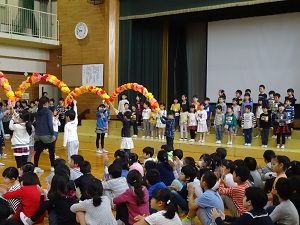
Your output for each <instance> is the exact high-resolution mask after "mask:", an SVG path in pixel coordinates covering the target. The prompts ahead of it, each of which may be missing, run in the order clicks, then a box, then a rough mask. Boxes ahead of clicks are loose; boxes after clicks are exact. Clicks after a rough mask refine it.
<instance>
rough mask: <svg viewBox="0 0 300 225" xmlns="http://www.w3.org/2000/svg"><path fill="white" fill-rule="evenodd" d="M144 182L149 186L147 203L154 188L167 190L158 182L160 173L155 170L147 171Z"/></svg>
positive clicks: (162, 183)
mask: <svg viewBox="0 0 300 225" xmlns="http://www.w3.org/2000/svg"><path fill="white" fill-rule="evenodd" d="M146 182H147V185H148V186H149V188H148V193H149V201H150V200H151V199H152V192H153V191H154V190H155V189H156V188H167V186H166V185H165V184H164V182H162V181H161V180H160V173H159V171H158V170H156V169H152V170H149V171H147V174H146Z"/></svg>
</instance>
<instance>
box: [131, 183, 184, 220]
mask: <svg viewBox="0 0 300 225" xmlns="http://www.w3.org/2000/svg"><path fill="white" fill-rule="evenodd" d="M150 204H151V208H152V209H155V210H157V212H156V213H153V214H151V215H150V216H147V217H145V216H144V215H143V216H141V215H140V216H136V217H135V218H134V219H135V221H136V223H135V224H134V225H149V224H151V225H159V224H165V225H181V224H182V222H181V220H180V218H179V216H178V214H177V211H178V207H177V204H176V201H175V199H174V198H173V196H172V193H171V191H170V190H169V189H167V188H157V189H155V190H154V191H153V193H152V199H151V203H150Z"/></svg>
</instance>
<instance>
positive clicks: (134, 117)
mask: <svg viewBox="0 0 300 225" xmlns="http://www.w3.org/2000/svg"><path fill="white" fill-rule="evenodd" d="M131 125H132V127H133V136H132V137H133V138H137V136H138V125H139V113H138V111H137V109H136V105H132V106H131Z"/></svg>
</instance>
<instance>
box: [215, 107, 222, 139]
mask: <svg viewBox="0 0 300 225" xmlns="http://www.w3.org/2000/svg"><path fill="white" fill-rule="evenodd" d="M223 123H224V114H223V113H222V106H220V105H218V106H217V107H216V114H215V121H214V124H215V130H216V139H217V141H216V142H215V143H216V144H221V143H222V137H223Z"/></svg>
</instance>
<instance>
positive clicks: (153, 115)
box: [150, 109, 157, 139]
mask: <svg viewBox="0 0 300 225" xmlns="http://www.w3.org/2000/svg"><path fill="white" fill-rule="evenodd" d="M156 120H157V116H156V110H155V109H152V110H151V113H150V133H151V139H153V138H154V137H155V138H157V135H156Z"/></svg>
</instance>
